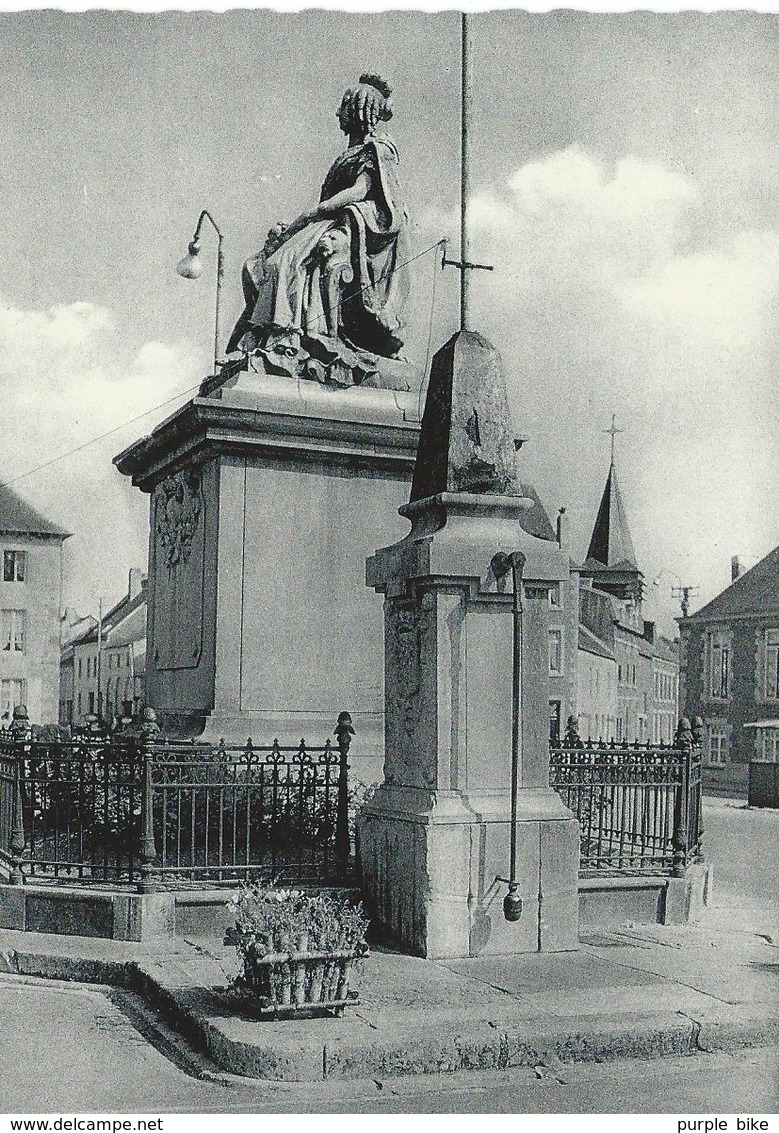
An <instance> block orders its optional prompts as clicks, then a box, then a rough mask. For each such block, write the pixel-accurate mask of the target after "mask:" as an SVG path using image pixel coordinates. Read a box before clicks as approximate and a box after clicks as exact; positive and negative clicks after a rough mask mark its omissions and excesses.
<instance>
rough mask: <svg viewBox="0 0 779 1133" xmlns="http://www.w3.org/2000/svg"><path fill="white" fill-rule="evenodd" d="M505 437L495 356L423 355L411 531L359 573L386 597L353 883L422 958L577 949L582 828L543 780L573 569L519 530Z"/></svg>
mask: <svg viewBox="0 0 779 1133" xmlns="http://www.w3.org/2000/svg"><path fill="white" fill-rule="evenodd" d="M515 447H516V446H515V441H514V433H513V429H512V428H511V417H510V413H509V408H508V396H507V391H506V385H505V380H504V377H503V371H502V366H501V362H500V357H499V355H498V352H497V351H496V350H495V348H494V347H493V346H491V345H490V343H489V342H487V340H486V339H484V338H483V337H482V336H481V335H479V334H477V333H475V332H473V331H460V332H459V333H458V334H455V335H454V336H453V337H452V338H451V339H450V340H449V342H447V343H446V345H445V346H443V347H442V348H441V349H440V350H439V351H438V352H437V354H436V356H435V358H434V360H433V366H432V369H431V373H430V383H429V387H428V393H427V401H426V404H425V413H424V417H423V420H422V426H421V434H420V440H419V451H418V455H417V464H416V469H415V471H414V481H413V484H412V489H411V503H410V504H408V505H407V506H406V507H402V508H401V509H400V514H401V515H403V516H405V517H406V518H407V519H409V520H411V523H412V529H411V531H410V532H409V534H408V535H407V536H406V538H405V539H403V540H401V541H400V542H399V543H396V544H394V545H393V546H390V547H385V548H384V549H383V550H381V551H377V552H376V554H375V555H374V556H373V557H372V558H371V559H369V561H368V567H367V582H368V585H369V586H373V587H374V588H375V589H376V590H378V591H380V592H381V593H383V594H384V595H385V606H384V632H385V659H384V664H385V673H386V678H385V683H386V746H385V763H384V783H383V785H382V786H381V787H380V788H379V790H378V792H377V793H376V795H375V797H374V798H372V799H371V801H370V802H369V803H368V804H367V805H366V806H364V807H363V809H362V811H361V813H360V815H359V818H358V838H359V860H360V863H361V870H362V880H363V888H364V891H365V893H366V896H367V898H368V900H369V903H370V904H371V906H372V913H373V915H374V916H375V917H376V918H377V919H378V920H380V921H381V922H383V923H384V925H385V926H386V927H387V928H388V929H389V930H390V932H391V933H392V934H393V935H394V936H395V938H396V939H397V940H398V941H399V942H400V943H401V944H403V945H404V946H405V947H407V948H409V949H410V950H412V951H414V952H417V953H419V954H421V955H423V956H431V957H445V956H477V955H480V954H482V953H504V954H505V953H521V952H537V951H558V950H563V949H573V948H576V946H577V939H578V932H577V929H578V892H577V882H578V866H579V827H578V824H577V822H576V821H575V819H574V818H573V815H572V814H571V813H570V811H568V810H567V809H566V807H565V806H563V803H562V801H561V800H560V798H559V797H558V795H557V794H556V793H555V792H554V791H553V790H551V789H550V787H549V730H548V729H549V629H548V623H547V614H548V606H549V592H550V589H551V587H552V586H558V585H559V583H560V582H563V581H565V580H566V579H567V578H568V577H569V562H568V558H567V555H566V554H565V553H564V552H563V551H562V550H561V549H560V548H559V547H558V545H557V544H556V543H554V542H551V541H549V540H546V539H542V538H538V537H536V536H533V535H530V534H528V533H527V532H526V531H525V530H523V526H522V516H523V513H524V512H525V511H526V510H527V509H529V508H530V507H532V504H533V500H531V499H529V498H526V497H524V496H523V494H522V489H521V484H520V480H519V475H518V472H517V467H516V456H515ZM515 553H518V555H517V556H516V557H515V558H514V567H513V568H512V569H509V566H510V563H511V559H510V556H513V555H515ZM514 568H516V587H517V595H516V598H517V602H516V606H515V595H514V581H513V576H514ZM523 572H524V573H523ZM515 697H516V700H515ZM515 703H516V721H517V727H516V733H515V732H514V711H513V709H514V704H515ZM515 757H516V766H515V762H514V760H515ZM512 781H513V784H515V785H516V788H517V795H516V811H515V817H516V821H514V819H513V817H512ZM512 834H513V835H514V837H515V839H516V841H515V847H516V863H517V869H516V872H515V874H514V878H513V880H514V881H515V882H516V883H517V891H518V892H516V891H515V895H516V896H518V897H519V898H520V899H521V901H522V912H521V915H520V917H519V919H518V920H517V919H516V918H514V919H513V920H512V921H511V922H508V921H506V920H505V919H504V917H503V898H504V895H505V894H506V892H507V888H506V881H504V880H501V879H502V878H508V877H509V876H510V862H511V842H512ZM512 890H513V887H512ZM514 911H516V907H515V908H514Z"/></svg>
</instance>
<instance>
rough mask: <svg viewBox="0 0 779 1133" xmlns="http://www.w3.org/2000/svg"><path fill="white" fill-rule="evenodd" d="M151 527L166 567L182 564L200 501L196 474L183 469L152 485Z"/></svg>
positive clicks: (198, 515)
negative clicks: (152, 519)
mask: <svg viewBox="0 0 779 1133" xmlns="http://www.w3.org/2000/svg"><path fill="white" fill-rule="evenodd" d="M155 495H156V506H155V527H156V535H157V545H158V547H159V548H160V549H161V551H162V556H163V558H164V561H165V565H166V566H167V568H168V570H172V569H173V568H174V567H176V566H178V565H179V564H181V563H186V562H187V561H188V559H189V556H190V553H191V551H192V540H193V539H194V537H195V532H196V531H197V526H198V522H199V519H200V513H201V511H202V510H203V500H202V496H201V492H200V477H199V475H198V473H197V472H196V471H195V470H194V469H185V470H183V471H181V472H176V473H174V475H172V476H168V477H166V479H165V480H162V481H161V482H160V483H159V484H158V485H157V488H156V492H155Z"/></svg>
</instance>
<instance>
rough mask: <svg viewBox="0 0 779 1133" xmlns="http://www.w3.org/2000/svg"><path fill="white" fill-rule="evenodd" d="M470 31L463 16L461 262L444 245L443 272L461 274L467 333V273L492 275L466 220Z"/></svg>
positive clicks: (462, 310) (463, 324)
mask: <svg viewBox="0 0 779 1133" xmlns="http://www.w3.org/2000/svg"><path fill="white" fill-rule="evenodd" d="M469 33H470V28H469V24H468V16H467V14H466V13H465V12H463V13H462V18H461V24H460V35H461V40H460V43H461V48H460V50H461V65H462V75H461V83H462V85H461V90H460V259H459V260H450V259H449V257H448V256H447V254H446V253H447V246H446V243H445V244H444V255H443V259H442V261H441V268H442V269H443V268H445V267H453V268H457V270H458V271H459V272H460V330H467V329H468V327H467V318H468V292H469V286H468V284H469V277H468V272H469V271H474V270H477V269H478V270H481V271H493V270H494V269H493V265H492V264H475V263H472V262H470V261H469V260H468V230H467V227H466V220H465V205H466V199H467V196H468V169H469V166H470V138H469V136H468V106H469V103H470V97H471V86H472V73H471V49H470V34H469Z"/></svg>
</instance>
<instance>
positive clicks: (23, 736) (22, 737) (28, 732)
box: [8, 704, 32, 885]
mask: <svg viewBox="0 0 779 1133" xmlns="http://www.w3.org/2000/svg"><path fill="white" fill-rule="evenodd" d="M8 732H9V735H10V737H11V740H12V741H13V747H14V788H13V789H14V798H13V820H12V823H11V839H10V843H9V846H8V848H9V850H10V851H11V875H10V877H9V878H8V881H9V884H11V885H23V884H24V874H23V872H22V857H23V855H24V848H25V846H26V845H27V835H26V832H25V829H24V793H23V791H22V781H23V779H24V756H25V750H24V749H25V744H26V743H28V742H29V740H31V739H32V727H31V726H30V720H29V717H28V715H27V709H26V708H25V706H24V705H23V704H17V705H15V706H14V710H13V719H12V721H11V726H10V728H9V729H8Z"/></svg>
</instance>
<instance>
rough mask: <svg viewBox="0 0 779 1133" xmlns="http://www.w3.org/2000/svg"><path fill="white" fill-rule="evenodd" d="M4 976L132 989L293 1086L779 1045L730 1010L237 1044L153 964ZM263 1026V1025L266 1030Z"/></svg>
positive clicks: (15, 971) (188, 1030)
mask: <svg viewBox="0 0 779 1133" xmlns="http://www.w3.org/2000/svg"><path fill="white" fill-rule="evenodd" d="M0 973H3V974H8V975H20V976H37V977H42V978H45V979H52V980H70V981H78V982H81V983H102V984H109V985H112V986H117V987H122V988H125V989H127V990H129V991H133V992H135V993H136V994H138V995H139V996H141V998H142V999H143V1000H144V1001H145V1002H146V1003H147V1004H148V1005H149V1006H150V1007H152V1008H154V1009H156V1010H157V1011H159V1012H160V1014H161V1015H162V1016H163V1017H164V1019H165V1020H166V1022H167V1023H168V1024H169V1025H170V1026H172V1027H173V1028H174V1029H175V1030H176V1031H177V1032H178V1034H180V1035H181V1036H182V1037H183V1038H184V1039H185V1040H186V1041H187V1043H189V1044H190V1046H191V1047H192V1048H193V1049H194V1050H195V1051H197V1052H198V1053H199V1054H201V1055H205V1056H207V1057H208V1058H209V1059H210V1060H211V1062H212V1063H214V1064H215V1065H216V1066H217V1067H218V1068H219V1069H221V1070H223V1071H226V1072H228V1073H231V1074H238V1075H243V1076H245V1077H250V1078H260V1079H265V1080H272V1081H286V1082H316V1081H324V1080H334V1079H341V1080H354V1079H365V1078H373V1079H378V1078H391V1077H400V1076H404V1075H414V1074H444V1073H449V1072H453V1071H458V1070H505V1069H509V1068H512V1067H518V1066H532V1067H549V1066H552V1067H553V1066H555V1065H565V1064H570V1063H579V1062H608V1061H614V1060H616V1059H636V1058H642V1059H648V1058H659V1057H663V1056H666V1055H687V1054H697V1053H713V1052H715V1051H733V1050H736V1049H739V1048H743V1047H751V1046H761V1045H767V1044H770V1043H776V1042H779V1018H763V1017H756V1016H754V1015H750V1014H748V1013H746V1012H745V1011H744V1010H742V1009H738V1008H730V1009H728V1010H726V1011H725V1012H723V1013H722V1014H721V1015H720V1016H718V1017H710V1018H707V1019H700V1020H699V1019H694V1018H692V1017H691V1016H689V1015H685V1014H683V1013H681V1012H677V1013H671V1012H665V1013H663V1014H658V1015H652V1016H648V1015H631V1016H621V1017H617V1018H614V1017H613V1016H608V1017H606V1016H589V1017H587V1018H586V1019H585V1018H583V1017H579V1018H576V1017H573V1018H572V1019H571V1020H570V1022H568V1021H566V1020H562V1019H560V1020H557V1021H553V1022H550V1021H549V1020H539V1021H538V1022H537V1023H534V1022H533V1021H532V1020H530V1019H528V1018H527V1017H526V1016H525V1017H524V1018H522V1019H518V1020H511V1019H510V1018H504V1019H502V1020H500V1021H497V1022H488V1021H487V1020H484V1019H473V1020H471V1021H466V1022H465V1023H463V1024H462V1025H461V1027H460V1028H458V1029H456V1030H455V1029H454V1028H452V1027H448V1026H442V1025H440V1024H439V1025H438V1026H433V1027H427V1028H424V1029H422V1026H421V1025H420V1029H419V1030H418V1031H412V1032H409V1030H408V1028H401V1027H398V1026H395V1027H387V1028H381V1027H380V1028H378V1029H375V1028H370V1029H367V1030H366V1035H365V1038H364V1039H363V1041H359V1038H358V1039H356V1040H355V1039H354V1038H353V1037H350V1035H349V1034H348V1028H344V1027H343V1026H341V1027H340V1031H341V1033H340V1034H338V1033H336V1034H335V1035H334V1036H333V1038H332V1039H329V1038H328V1039H323V1038H322V1037H319V1038H317V1037H315V1036H313V1035H310V1036H301V1035H300V1034H299V1033H298V1034H294V1035H293V1034H291V1035H290V1037H289V1038H284V1039H283V1040H279V1041H275V1040H274V1041H272V1042H267V1041H266V1042H262V1041H259V1042H256V1043H254V1042H252V1043H249V1042H245V1041H240V1040H237V1039H234V1038H231V1037H230V1036H229V1035H228V1034H226V1033H225V1029H223V1028H222V1027H221V1026H220V1025H219V1022H218V1021H215V1020H214V1019H212V1018H210V1017H209V1016H208V1015H206V1014H204V1013H203V1012H202V1011H200V1010H198V1009H197V1006H196V1005H195V1004H193V1003H192V1002H190V998H191V997H192V992H193V990H194V989H192V988H186V987H176V988H171V987H169V986H167V985H166V983H165V977H164V966H163V965H162V964H160V963H157V962H155V961H154V960H151V959H150V960H149V961H138V960H131V959H127V960H106V959H100V958H84V957H74V956H62V955H60V956H57V955H51V954H46V953H38V952H22V951H19V950H18V949H14V948H6V949H3V950H1V951H0ZM263 1025H264V1024H263Z"/></svg>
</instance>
